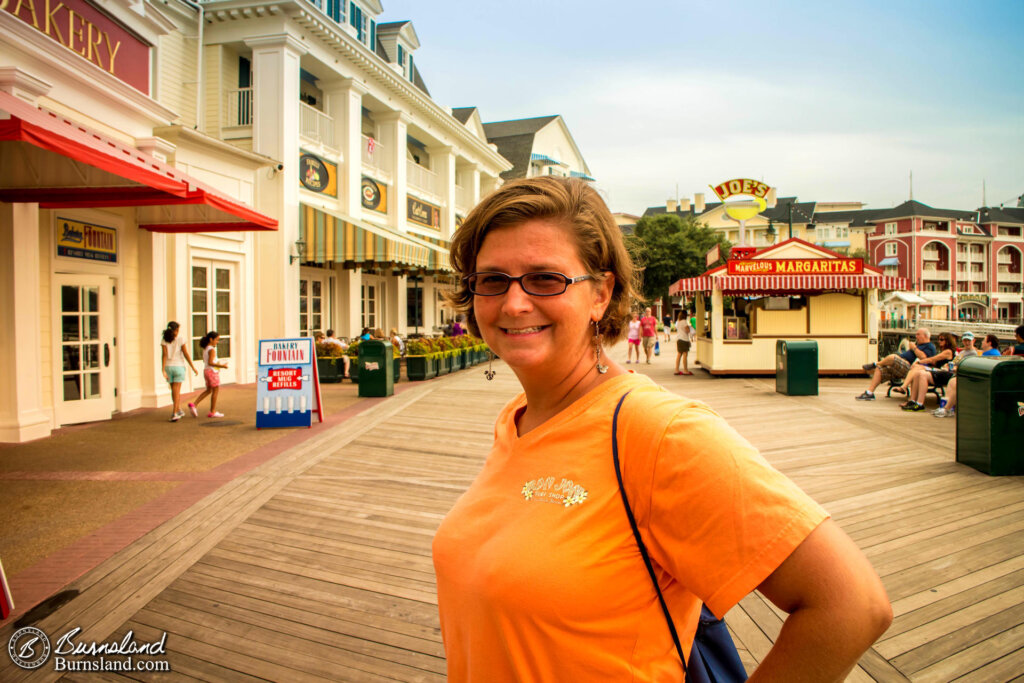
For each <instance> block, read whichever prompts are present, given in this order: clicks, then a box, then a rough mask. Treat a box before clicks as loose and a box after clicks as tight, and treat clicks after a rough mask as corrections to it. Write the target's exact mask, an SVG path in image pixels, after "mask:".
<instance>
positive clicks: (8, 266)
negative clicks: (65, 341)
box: [0, 203, 60, 442]
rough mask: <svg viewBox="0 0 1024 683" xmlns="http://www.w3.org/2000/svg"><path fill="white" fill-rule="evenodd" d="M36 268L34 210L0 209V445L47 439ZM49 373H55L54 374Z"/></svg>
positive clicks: (45, 310)
mask: <svg viewBox="0 0 1024 683" xmlns="http://www.w3.org/2000/svg"><path fill="white" fill-rule="evenodd" d="M39 268H40V264H39V205H38V204H4V203H0V330H2V333H0V334H2V337H0V345H2V346H3V348H4V351H3V353H0V377H3V381H0V441H2V442H21V441H29V440H31V439H39V438H42V437H44V436H49V435H50V416H49V415H48V414H47V413H46V411H45V410H44V409H43V386H42V379H41V378H42V352H43V348H42V344H41V343H40V341H41V339H42V330H41V327H42V326H41V323H40V318H41V316H42V315H49V311H50V307H51V304H50V302H42V301H40V299H39V290H40V278H41V275H40V273H39ZM50 343H51V344H60V330H59V329H57V330H54V331H53V332H52V333H51V334H50ZM49 350H50V347H49V346H48V347H47V351H49ZM52 372H55V373H59V372H60V368H59V367H55V368H53V370H52ZM54 400H55V401H56V400H57V399H56V397H54Z"/></svg>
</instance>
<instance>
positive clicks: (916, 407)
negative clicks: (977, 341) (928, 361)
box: [900, 332, 978, 412]
mask: <svg viewBox="0 0 1024 683" xmlns="http://www.w3.org/2000/svg"><path fill="white" fill-rule="evenodd" d="M961 342H962V343H963V345H964V348H963V349H962V350H961V351H960V352H959V353H958V354H956V357H955V358H953V360H952V361H950V362H949V364H948V365H947V366H946V367H945V368H941V367H939V366H940V365H941V362H936V363H935V365H936V367H929V366H927V365H924V364H923V363H918V364H917V365H915V366H914V367H913V368H911V370H910V373H909V374H908V375H907V379H906V381H905V382H904V383H903V386H904V387H906V389H907V396H908V397H909V398H908V399H907V402H906V403H903V404H901V405H900V408H902V409H903V410H911V411H915V412H916V411H920V410H924V399H925V396H927V394H928V387H929V385H931V386H935V387H944V386H946V385H947V384H949V380H951V379H952V378H953V376H954V375H955V374H956V369H957V367H958V366H959V365H960V361H962V360H963V359H964V358H967V357H968V356H977V355H978V350H977V349H976V348H974V333H972V332H964V336H963V337H961ZM939 346H940V347H941V348H942V350H941V351H940V352H939V355H943V354H945V353H946V352H947V351H950V350H951V349H953V348H956V341H955V340H954V339H953V335H951V334H950V333H949V332H943V333H942V334H940V335H939ZM936 358H937V357H936Z"/></svg>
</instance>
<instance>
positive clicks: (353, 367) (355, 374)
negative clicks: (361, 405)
mask: <svg viewBox="0 0 1024 683" xmlns="http://www.w3.org/2000/svg"><path fill="white" fill-rule="evenodd" d="M349 360H351V361H352V362H351V363H349V368H348V376H349V377H350V378H351V379H352V384H359V359H358V358H351V359H349Z"/></svg>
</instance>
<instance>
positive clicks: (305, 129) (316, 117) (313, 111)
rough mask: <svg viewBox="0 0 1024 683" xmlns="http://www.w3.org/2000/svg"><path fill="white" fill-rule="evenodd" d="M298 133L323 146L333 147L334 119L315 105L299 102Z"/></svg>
mask: <svg viewBox="0 0 1024 683" xmlns="http://www.w3.org/2000/svg"><path fill="white" fill-rule="evenodd" d="M299 135H301V136H302V137H304V138H306V139H307V140H311V141H313V142H316V143H319V144H322V145H324V146H325V147H334V119H333V118H332V117H330V116H328V115H327V114H325V113H323V112H322V111H320V110H319V109H317V108H316V107H311V106H310V105H308V104H306V103H305V102H299Z"/></svg>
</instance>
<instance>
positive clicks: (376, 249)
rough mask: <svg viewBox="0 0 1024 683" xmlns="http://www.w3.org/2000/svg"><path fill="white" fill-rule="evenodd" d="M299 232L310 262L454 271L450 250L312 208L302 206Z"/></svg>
mask: <svg viewBox="0 0 1024 683" xmlns="http://www.w3.org/2000/svg"><path fill="white" fill-rule="evenodd" d="M299 231H300V234H301V235H302V236H303V239H304V240H305V242H306V261H307V262H311V263H352V264H357V265H358V264H364V263H374V264H376V265H379V266H394V267H397V268H417V269H422V270H425V271H429V272H437V271H443V270H450V266H449V265H448V252H447V250H444V249H441V248H440V247H438V246H436V245H433V244H430V243H429V242H426V241H424V240H421V239H418V238H416V237H413V236H410V235H402V234H399V233H397V232H394V231H392V230H389V229H387V228H384V227H381V226H378V225H373V224H372V223H369V222H366V221H356V220H354V219H353V218H351V217H349V216H345V215H344V214H340V213H334V212H332V211H328V210H326V209H322V208H319V207H315V206H309V205H308V204H302V205H300V206H299ZM441 252H443V253H441Z"/></svg>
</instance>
